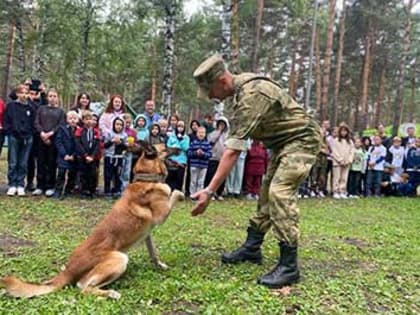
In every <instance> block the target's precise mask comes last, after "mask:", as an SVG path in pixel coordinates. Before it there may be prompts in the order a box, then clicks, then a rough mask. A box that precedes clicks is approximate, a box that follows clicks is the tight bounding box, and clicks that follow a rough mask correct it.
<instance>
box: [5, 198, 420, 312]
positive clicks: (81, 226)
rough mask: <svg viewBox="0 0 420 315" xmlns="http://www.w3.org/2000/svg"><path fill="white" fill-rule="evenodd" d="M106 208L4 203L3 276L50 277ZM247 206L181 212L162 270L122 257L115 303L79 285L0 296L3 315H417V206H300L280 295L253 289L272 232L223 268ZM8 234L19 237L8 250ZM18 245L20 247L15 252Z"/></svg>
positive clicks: (174, 218)
mask: <svg viewBox="0 0 420 315" xmlns="http://www.w3.org/2000/svg"><path fill="white" fill-rule="evenodd" d="M110 206H111V202H109V201H105V200H95V201H82V200H78V199H70V200H66V201H64V202H55V201H50V200H46V199H44V198H41V199H35V198H26V199H18V198H6V197H4V196H2V197H1V199H0V249H1V251H0V253H1V254H2V256H3V257H2V258H1V259H0V275H5V274H14V275H18V276H19V277H22V278H23V279H25V280H29V281H34V282H39V281H41V280H45V279H47V278H49V277H51V276H53V275H54V274H55V273H56V272H57V270H59V268H60V266H62V265H63V264H64V263H65V262H66V259H67V257H68V255H69V253H70V251H71V250H72V249H73V248H74V247H75V246H76V245H77V244H78V243H79V242H80V241H82V240H83V239H84V238H85V237H86V235H88V233H89V231H90V229H91V228H92V226H94V225H95V223H96V222H98V220H100V218H101V217H102V215H103V214H104V213H106V212H107V211H108V209H109V208H110ZM254 207H255V205H254V203H252V202H245V201H236V200H235V201H230V200H229V201H225V202H221V203H220V202H214V203H212V204H211V206H210V208H209V209H208V211H207V213H206V214H205V215H204V216H202V217H199V218H193V217H191V216H190V215H189V210H190V208H191V204H190V203H188V202H185V203H183V204H181V205H180V206H179V207H178V208H177V209H176V210H175V211H174V212H173V213H172V215H171V216H170V218H169V219H168V220H167V222H166V223H165V225H163V226H161V227H159V228H157V229H156V230H155V231H154V239H155V241H156V243H157V246H158V248H159V251H160V256H161V258H162V260H163V261H164V262H166V263H167V264H168V265H169V266H170V269H169V270H167V271H158V270H155V269H154V268H153V266H152V264H151V263H150V261H149V258H148V254H147V252H146V250H145V248H144V247H143V246H139V247H135V248H133V249H132V250H130V252H129V256H130V262H129V266H128V269H127V272H126V273H125V275H124V276H123V277H122V278H121V279H119V280H117V281H116V282H114V283H112V284H111V285H110V286H109V287H110V288H112V289H114V290H117V291H119V292H120V293H121V294H122V298H121V299H120V300H118V301H114V300H107V299H100V298H96V297H93V296H85V295H82V294H81V293H80V291H79V290H78V289H76V288H75V287H67V288H66V289H65V290H62V291H58V292H56V293H53V294H50V295H47V296H44V297H39V298H33V299H14V298H10V297H8V296H6V295H4V294H2V295H0V313H1V314H375V313H377V314H418V313H419V312H420V289H419V280H420V279H419V278H420V277H419V275H420V271H419V270H420V268H419V267H420V265H419V262H420V246H419V239H420V238H419V231H420V212H419V210H420V209H419V199H385V198H384V199H363V200H348V201H344V200H341V201H333V200H330V199H326V200H304V201H302V202H301V203H300V208H301V217H302V220H301V231H302V237H301V246H300V251H299V254H300V265H301V272H302V275H303V279H302V281H301V283H299V284H298V285H295V286H294V287H293V288H292V291H291V293H290V294H289V295H287V296H279V295H277V294H275V292H271V291H270V290H267V289H265V288H264V287H261V286H258V285H257V284H256V281H255V280H256V278H257V277H258V276H259V275H261V274H262V273H263V272H265V271H267V270H269V268H270V266H272V265H273V264H274V263H275V261H276V258H277V255H278V249H277V244H276V241H275V239H274V237H273V235H272V234H269V235H268V238H267V241H266V242H265V244H264V247H263V253H264V256H265V261H264V264H263V266H255V265H251V264H243V265H237V266H225V265H222V264H221V263H220V260H219V257H220V254H221V253H222V252H224V251H227V250H230V249H233V248H235V247H236V246H238V245H240V244H241V242H242V241H243V239H244V237H245V229H246V226H247V218H248V217H249V216H250V215H251V214H252V213H253V212H254ZM5 236H13V237H15V238H18V239H21V240H26V241H27V242H26V243H23V244H16V243H15V244H10V242H8V241H7V240H10V239H7V238H5ZM20 245H23V246H20Z"/></svg>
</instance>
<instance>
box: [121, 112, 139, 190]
mask: <svg viewBox="0 0 420 315" xmlns="http://www.w3.org/2000/svg"><path fill="white" fill-rule="evenodd" d="M122 118H123V120H124V124H125V128H124V132H125V133H126V135H127V150H125V151H124V154H123V155H124V157H123V166H122V171H121V190H122V191H123V190H124V189H125V187H127V185H128V184H129V183H130V178H131V166H132V165H133V153H132V152H131V151H130V149H131V148H133V147H134V146H135V140H136V138H137V132H136V130H135V129H133V128H132V127H131V124H132V122H133V117H132V116H131V115H130V114H128V113H126V114H123V115H122Z"/></svg>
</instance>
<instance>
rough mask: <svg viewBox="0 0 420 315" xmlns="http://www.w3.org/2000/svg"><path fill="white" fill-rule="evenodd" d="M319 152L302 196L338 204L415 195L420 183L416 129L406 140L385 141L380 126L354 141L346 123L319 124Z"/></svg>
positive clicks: (419, 139) (410, 128) (409, 129)
mask: <svg viewBox="0 0 420 315" xmlns="http://www.w3.org/2000/svg"><path fill="white" fill-rule="evenodd" d="M321 131H322V133H323V138H324V142H323V147H322V149H321V152H320V153H319V155H318V157H317V161H316V163H315V165H314V166H313V168H312V171H311V173H310V176H309V178H308V180H307V181H306V182H305V183H304V184H303V185H302V186H301V187H300V191H299V193H300V197H303V198H308V197H321V198H323V197H325V196H326V195H327V194H331V195H332V196H333V198H336V199H347V198H359V197H362V196H365V197H369V196H413V195H415V194H416V190H417V187H418V186H419V184H420V137H416V129H415V125H414V124H412V125H409V126H408V127H407V128H406V131H407V136H405V137H403V138H400V137H397V136H396V137H393V138H391V137H387V136H386V135H385V128H384V125H383V124H379V125H378V126H377V128H376V133H375V135H373V136H364V137H354V136H353V135H352V132H351V130H350V129H349V127H348V126H347V125H346V124H340V125H339V126H338V127H334V128H330V123H329V121H328V120H325V121H323V122H322V124H321Z"/></svg>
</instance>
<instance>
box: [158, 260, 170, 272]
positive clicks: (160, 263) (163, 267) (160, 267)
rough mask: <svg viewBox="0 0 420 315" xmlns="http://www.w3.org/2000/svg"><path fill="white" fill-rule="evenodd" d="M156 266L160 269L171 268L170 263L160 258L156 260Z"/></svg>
mask: <svg viewBox="0 0 420 315" xmlns="http://www.w3.org/2000/svg"><path fill="white" fill-rule="evenodd" d="M155 266H156V268H158V269H160V270H168V269H169V267H168V265H167V264H165V263H164V262H162V261H160V260H159V261H157V262H155Z"/></svg>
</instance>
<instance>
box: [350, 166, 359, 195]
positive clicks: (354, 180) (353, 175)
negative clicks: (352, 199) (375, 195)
mask: <svg viewBox="0 0 420 315" xmlns="http://www.w3.org/2000/svg"><path fill="white" fill-rule="evenodd" d="M361 180H362V173H361V172H359V171H350V173H349V181H348V187H347V190H348V193H349V194H350V195H353V196H358V195H360V187H361V185H360V184H361Z"/></svg>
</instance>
